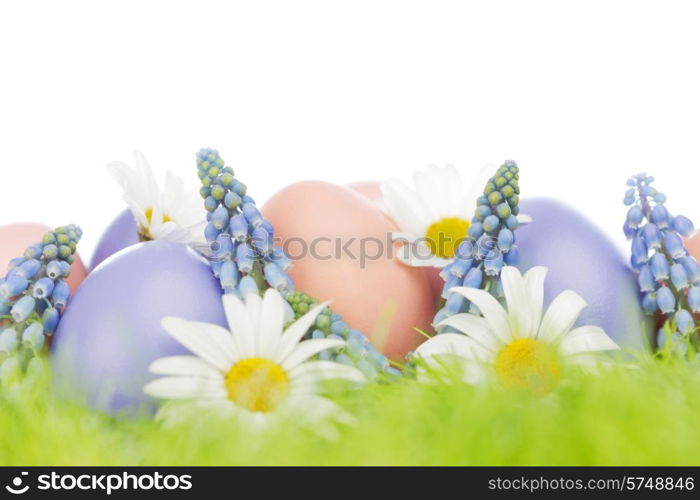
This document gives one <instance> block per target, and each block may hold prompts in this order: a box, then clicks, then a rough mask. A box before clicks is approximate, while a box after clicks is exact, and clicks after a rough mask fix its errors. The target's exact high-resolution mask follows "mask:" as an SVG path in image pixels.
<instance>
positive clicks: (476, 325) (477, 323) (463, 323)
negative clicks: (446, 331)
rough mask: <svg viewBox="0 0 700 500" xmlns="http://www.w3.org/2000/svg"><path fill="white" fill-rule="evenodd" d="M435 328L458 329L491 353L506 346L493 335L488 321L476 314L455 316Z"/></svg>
mask: <svg viewBox="0 0 700 500" xmlns="http://www.w3.org/2000/svg"><path fill="white" fill-rule="evenodd" d="M435 326H436V327H441V326H451V327H452V328H456V329H457V330H459V331H460V332H462V333H464V334H465V335H467V336H468V337H471V338H472V339H474V340H475V341H476V342H477V343H478V344H481V345H482V346H483V347H485V348H486V349H488V350H490V351H498V350H499V349H500V348H501V347H503V346H504V345H505V344H504V343H503V342H502V341H501V339H499V338H498V337H496V335H494V334H493V332H492V331H491V329H490V328H489V325H488V323H487V322H486V320H485V319H484V318H482V317H480V316H476V315H474V314H468V313H461V314H453V315H452V316H450V317H449V318H447V319H444V320H443V321H441V322H440V323H438V324H437V325H435ZM440 336H442V335H440Z"/></svg>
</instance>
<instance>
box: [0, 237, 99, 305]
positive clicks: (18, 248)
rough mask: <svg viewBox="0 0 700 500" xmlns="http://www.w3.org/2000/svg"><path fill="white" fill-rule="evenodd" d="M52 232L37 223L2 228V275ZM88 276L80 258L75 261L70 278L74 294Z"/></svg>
mask: <svg viewBox="0 0 700 500" xmlns="http://www.w3.org/2000/svg"><path fill="white" fill-rule="evenodd" d="M49 231H52V229H51V228H50V227H49V226H45V225H44V224H36V223H20V224H9V225H7V226H1V227H0V275H3V276H4V275H5V271H6V269H7V268H6V266H7V264H8V263H9V262H10V261H11V260H12V259H14V258H15V257H21V256H22V255H23V254H24V251H25V250H26V249H27V247H28V246H30V245H33V244H35V243H39V242H40V241H41V239H42V238H43V236H44V234H46V233H48V232H49ZM86 276H87V270H86V269H85V265H84V264H83V261H82V260H81V259H80V256H79V255H78V254H76V256H75V261H74V262H73V266H72V268H71V273H70V276H69V277H68V285H69V286H70V291H71V293H74V292H75V290H76V289H77V288H78V286H79V285H80V283H82V282H83V280H84V279H85V277H86Z"/></svg>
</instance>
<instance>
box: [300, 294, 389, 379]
mask: <svg viewBox="0 0 700 500" xmlns="http://www.w3.org/2000/svg"><path fill="white" fill-rule="evenodd" d="M287 300H288V301H289V304H290V305H291V306H292V310H293V311H294V317H295V319H297V320H298V319H299V318H301V317H302V316H303V315H304V314H306V313H307V312H308V311H310V310H312V309H313V308H314V307H316V306H317V305H318V301H317V300H316V299H314V298H313V297H311V296H309V295H307V294H306V293H303V292H294V293H292V294H291V295H290V296H289V297H288V298H287ZM305 338H307V339H333V340H339V341H343V346H342V347H340V348H337V349H334V350H328V351H324V352H322V353H320V354H319V358H320V359H321V360H324V361H335V362H337V363H341V364H344V365H349V366H354V367H357V368H358V369H359V370H360V371H362V373H364V374H365V376H366V377H367V378H368V379H370V380H374V379H377V378H384V379H386V378H389V379H391V378H394V377H397V376H400V375H401V373H400V372H399V371H398V370H397V369H396V368H394V367H392V366H391V365H390V363H389V360H388V359H387V357H386V356H384V355H383V354H382V353H380V352H379V351H378V350H377V349H376V348H375V347H374V346H373V345H372V344H371V343H370V342H369V340H367V337H365V335H364V334H363V333H362V332H361V331H359V330H354V329H352V328H350V327H349V326H348V325H347V323H345V322H344V321H343V318H342V317H341V316H340V315H339V314H336V313H334V312H333V311H332V310H331V309H330V307H326V308H325V309H324V310H323V311H321V313H320V314H319V316H318V317H317V318H316V321H315V322H314V324H313V326H312V327H311V328H310V329H309V331H308V332H307V334H306V336H305Z"/></svg>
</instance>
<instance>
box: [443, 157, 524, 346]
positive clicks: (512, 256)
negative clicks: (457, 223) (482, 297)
mask: <svg viewBox="0 0 700 500" xmlns="http://www.w3.org/2000/svg"><path fill="white" fill-rule="evenodd" d="M518 174H519V171H518V166H517V165H516V163H515V162H514V161H510V160H509V161H506V162H505V163H503V165H501V166H500V167H499V168H498V170H497V171H496V173H495V174H494V176H493V177H491V179H489V181H488V182H487V183H486V187H485V188H484V191H483V194H482V195H481V196H479V198H478V199H477V201H476V210H475V211H474V217H473V218H472V220H471V223H470V225H469V229H468V230H467V235H466V238H465V239H464V240H463V241H462V242H461V243H460V244H459V247H458V249H457V253H456V255H455V258H454V260H453V261H452V262H451V263H450V264H448V265H447V266H446V267H445V268H444V269H443V270H442V271H441V273H440V276H441V277H442V279H443V280H444V281H445V285H444V287H443V291H442V297H443V298H444V299H446V301H447V302H446V303H445V306H444V307H443V308H442V309H440V310H439V311H438V313H437V315H436V316H435V320H434V322H433V323H434V324H438V323H440V322H441V321H442V320H444V319H445V318H447V317H449V316H452V315H454V314H458V313H462V312H472V313H475V314H478V313H479V309H478V307H477V306H476V304H474V303H472V302H470V301H468V300H467V299H466V298H465V297H464V296H463V295H460V294H456V293H453V294H451V293H450V290H451V289H452V288H454V287H458V286H465V287H469V288H480V289H483V290H486V291H487V292H489V293H491V294H492V295H493V296H495V297H497V298H502V297H503V288H502V284H501V279H500V273H501V269H502V268H503V266H504V265H516V264H517V263H518V260H519V252H518V247H517V246H516V245H515V234H514V231H515V229H516V228H517V227H518V225H519V224H520V221H519V219H518V214H519V211H520V210H519V206H518V202H519V194H520V187H519V186H518ZM445 331H448V329H447V328H441V329H440V333H443V332H445Z"/></svg>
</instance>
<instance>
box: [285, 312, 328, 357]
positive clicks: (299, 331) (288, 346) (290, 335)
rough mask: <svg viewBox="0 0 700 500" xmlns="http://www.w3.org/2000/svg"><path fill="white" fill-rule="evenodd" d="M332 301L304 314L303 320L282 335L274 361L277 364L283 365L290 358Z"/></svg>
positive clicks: (297, 321)
mask: <svg viewBox="0 0 700 500" xmlns="http://www.w3.org/2000/svg"><path fill="white" fill-rule="evenodd" d="M328 304H330V301H328V302H323V303H322V304H318V305H317V306H316V307H314V308H313V309H311V310H310V311H309V312H307V313H306V314H304V315H303V316H302V317H301V318H299V319H298V320H296V321H295V322H294V323H292V324H291V325H290V326H289V327H288V328H287V329H286V330H285V332H284V333H283V334H282V338H281V339H280V342H279V345H278V346H277V352H276V353H275V357H274V360H275V361H276V362H277V363H283V362H284V361H285V360H286V359H287V356H289V355H290V354H291V353H292V351H294V348H295V347H296V346H297V344H298V343H299V342H300V341H301V339H302V338H303V337H304V335H306V332H308V331H309V328H311V325H313V324H314V322H315V321H316V318H317V317H318V315H319V314H321V312H322V311H323V310H324V309H325V308H326V307H328Z"/></svg>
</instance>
